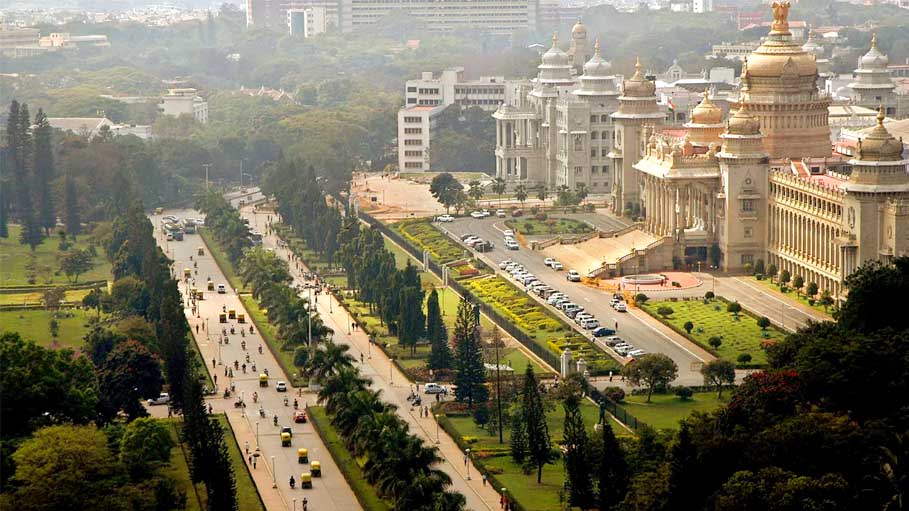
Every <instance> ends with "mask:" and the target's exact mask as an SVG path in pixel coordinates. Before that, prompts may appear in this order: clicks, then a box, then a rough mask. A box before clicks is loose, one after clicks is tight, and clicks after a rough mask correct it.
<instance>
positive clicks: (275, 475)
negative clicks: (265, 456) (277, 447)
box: [271, 456, 278, 488]
mask: <svg viewBox="0 0 909 511" xmlns="http://www.w3.org/2000/svg"><path fill="white" fill-rule="evenodd" d="M271 487H272V488H277V487H278V473H277V472H275V457H274V456H272V457H271Z"/></svg>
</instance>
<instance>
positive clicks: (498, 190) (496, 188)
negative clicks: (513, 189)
mask: <svg viewBox="0 0 909 511" xmlns="http://www.w3.org/2000/svg"><path fill="white" fill-rule="evenodd" d="M505 187H506V186H505V180H504V179H502V178H501V177H497V178H496V179H495V181H493V183H492V191H493V192H494V193H495V194H496V195H498V196H499V207H502V194H503V193H505Z"/></svg>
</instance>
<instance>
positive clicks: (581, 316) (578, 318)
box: [574, 311, 593, 323]
mask: <svg viewBox="0 0 909 511" xmlns="http://www.w3.org/2000/svg"><path fill="white" fill-rule="evenodd" d="M592 317H593V314H591V313H589V312H587V311H584V312H579V313H578V315H577V316H575V317H574V320H575V322H577V323H580V322H581V321H584V320H585V319H587V318H592Z"/></svg>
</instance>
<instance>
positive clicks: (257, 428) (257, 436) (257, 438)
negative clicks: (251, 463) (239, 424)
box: [256, 421, 259, 449]
mask: <svg viewBox="0 0 909 511" xmlns="http://www.w3.org/2000/svg"><path fill="white" fill-rule="evenodd" d="M258 447H259V421H256V448H257V449H258Z"/></svg>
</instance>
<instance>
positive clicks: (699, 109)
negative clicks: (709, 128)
mask: <svg viewBox="0 0 909 511" xmlns="http://www.w3.org/2000/svg"><path fill="white" fill-rule="evenodd" d="M691 122H693V123H694V124H721V123H722V122H723V109H722V108H720V107H718V106H716V105H715V104H714V103H713V101H710V93H709V92H708V91H707V90H705V91H704V99H703V100H701V102H700V103H699V104H698V106H696V107H694V110H692V111H691Z"/></svg>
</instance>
